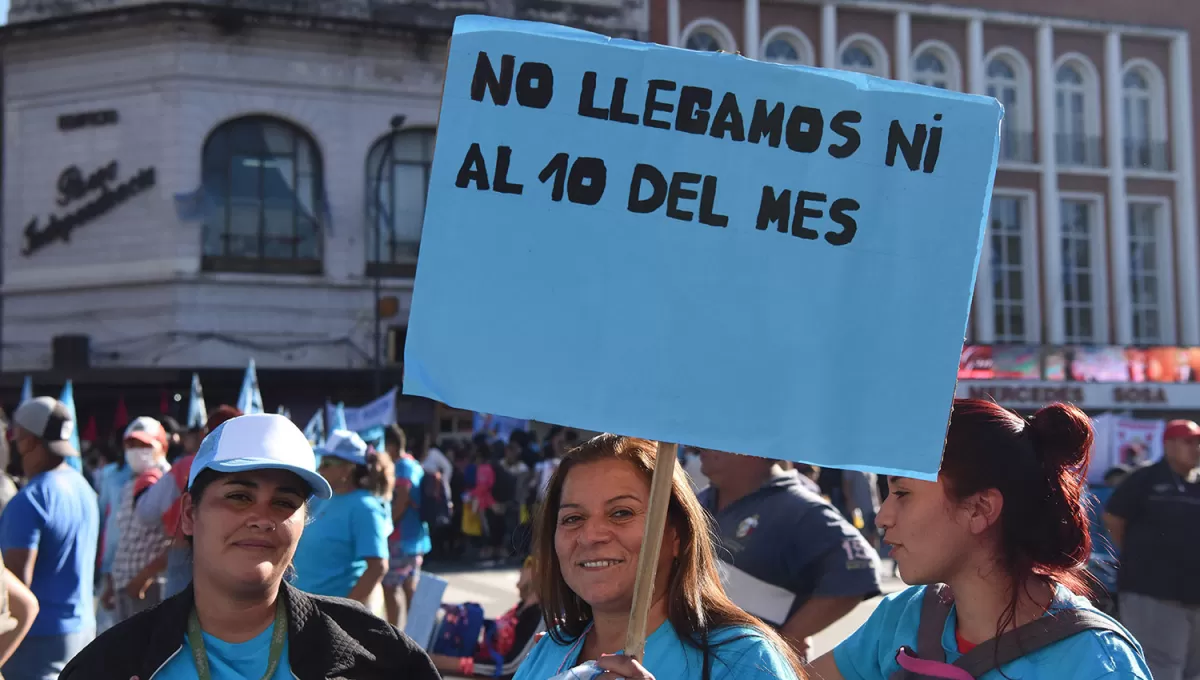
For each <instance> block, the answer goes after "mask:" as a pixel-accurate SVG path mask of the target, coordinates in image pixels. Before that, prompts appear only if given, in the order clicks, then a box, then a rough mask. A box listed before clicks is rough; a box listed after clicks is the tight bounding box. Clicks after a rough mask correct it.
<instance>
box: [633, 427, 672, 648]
mask: <svg viewBox="0 0 1200 680" xmlns="http://www.w3.org/2000/svg"><path fill="white" fill-rule="evenodd" d="M677 452H678V446H677V445H676V444H664V443H662V442H659V443H658V453H657V456H656V457H657V461H656V462H655V464H654V478H653V479H652V480H651V482H650V504H649V507H648V508H647V509H646V530H645V533H644V534H643V537H642V550H641V552H640V553H639V554H638V570H637V580H636V581H634V586H633V610H632V611H630V612H629V628H628V629H627V630H626V631H625V655H626V656H628V657H631V658H634V659H638V660H639V661H640V660H641V658H642V654H643V652H645V651H646V619H647V618H648V617H649V615H650V603H651V602H653V601H654V595H655V593H654V576H655V573H656V572H657V571H658V557H659V554H660V553H661V551H662V542H663V531H664V530H665V529H666V527H667V509H668V508H669V507H670V504H671V480H672V479H674V477H675V464H676V462H677V461H676V455H677Z"/></svg>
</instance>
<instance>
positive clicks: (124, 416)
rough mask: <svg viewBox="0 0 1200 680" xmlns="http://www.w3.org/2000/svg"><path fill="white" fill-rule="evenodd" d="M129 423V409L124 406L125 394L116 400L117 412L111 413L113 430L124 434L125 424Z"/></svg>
mask: <svg viewBox="0 0 1200 680" xmlns="http://www.w3.org/2000/svg"><path fill="white" fill-rule="evenodd" d="M128 424H129V409H128V408H126V406H125V395H121V398H120V399H118V400H117V412H116V413H114V414H113V431H114V432H116V433H117V434H118V435H121V436H124V435H125V426H126V425H128Z"/></svg>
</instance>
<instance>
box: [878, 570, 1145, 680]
mask: <svg viewBox="0 0 1200 680" xmlns="http://www.w3.org/2000/svg"><path fill="white" fill-rule="evenodd" d="M953 603H954V598H953V596H952V595H951V593H950V589H949V588H947V587H946V586H945V585H943V584H940V583H939V584H936V585H932V586H928V587H926V588H925V597H924V599H923V600H922V601H921V624H920V626H919V627H918V628H917V649H916V651H913V650H912V649H909V648H908V647H901V648H900V650H899V651H897V652H896V663H898V664H900V670H898V671H896V672H895V673H893V674H892V675H891V677H890V678H889V680H923V679H928V678H947V679H949V680H975V679H976V678H980V677H982V676H983V675H984V674H985V673H988V672H989V671H992V670H995V669H997V668H999V667H1000V666H1003V665H1004V664H1006V663H1009V662H1011V661H1015V660H1016V659H1019V658H1021V657H1023V656H1026V655H1028V654H1031V653H1033V652H1036V651H1037V650H1039V649H1043V648H1045V647H1049V646H1050V645H1052V644H1054V643H1056V642H1059V641H1062V640H1066V639H1067V638H1069V637H1071V636H1072V635H1075V634H1077V633H1082V632H1084V631H1088V630H1100V631H1109V632H1111V633H1116V634H1117V635H1118V636H1120V637H1121V639H1122V640H1125V641H1126V642H1127V643H1129V644H1130V645H1131V646H1133V647H1135V648H1136V647H1137V644H1136V643H1135V642H1134V641H1133V640H1132V639H1130V637H1129V633H1126V632H1125V630H1124V629H1123V628H1121V626H1119V625H1117V624H1116V623H1115V622H1113V621H1112V620H1111V619H1109V618H1108V617H1106V616H1104V615H1103V614H1100V613H1099V612H1095V611H1092V610H1090V609H1068V610H1064V611H1060V612H1056V613H1055V614H1052V615H1050V616H1043V617H1041V618H1039V619H1037V620H1036V621H1030V622H1029V623H1027V624H1025V625H1023V626H1018V627H1017V628H1015V629H1013V630H1010V631H1008V632H1007V633H1004V634H1003V635H1001V636H1000V637H997V638H992V639H991V640H988V641H987V642H984V643H983V644H981V645H979V646H978V647H976V648H975V649H972V650H971V651H970V652H967V653H966V654H964V655H962V656H961V657H960V658H959V659H958V661H955V662H954V663H953V664H948V663H946V654H945V650H943V649H942V631H943V630H945V627H946V619H947V618H948V617H949V616H950V607H951V605H952V604H953Z"/></svg>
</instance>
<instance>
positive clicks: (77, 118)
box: [58, 109, 118, 132]
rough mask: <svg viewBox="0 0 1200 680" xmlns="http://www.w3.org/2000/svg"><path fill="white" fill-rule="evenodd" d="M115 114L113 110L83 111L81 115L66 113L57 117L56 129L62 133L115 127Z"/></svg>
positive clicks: (116, 117)
mask: <svg viewBox="0 0 1200 680" xmlns="http://www.w3.org/2000/svg"><path fill="white" fill-rule="evenodd" d="M117 119H118V116H117V112H116V111H115V110H114V109H104V110H103V111H84V112H82V113H67V114H64V115H61V116H59V117H58V129H59V130H62V131H63V132H69V131H71V130H78V129H79V128H85V127H100V126H102V125H116V124H117Z"/></svg>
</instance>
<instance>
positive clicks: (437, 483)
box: [417, 472, 454, 529]
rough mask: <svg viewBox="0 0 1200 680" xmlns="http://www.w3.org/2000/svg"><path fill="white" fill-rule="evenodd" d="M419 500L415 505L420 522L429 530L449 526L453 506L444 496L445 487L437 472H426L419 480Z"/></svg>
mask: <svg viewBox="0 0 1200 680" xmlns="http://www.w3.org/2000/svg"><path fill="white" fill-rule="evenodd" d="M420 492H421V493H420V496H421V498H420V500H419V501H418V504H417V512H418V513H419V514H420V516H421V521H422V522H424V523H425V524H427V525H429V528H430V529H441V528H443V527H446V526H449V525H450V520H451V518H452V517H453V516H454V504H453V503H451V502H450V498H449V497H448V496H447V495H446V485H445V484H442V475H441V473H439V472H426V473H425V476H424V477H422V478H421V488H420Z"/></svg>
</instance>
